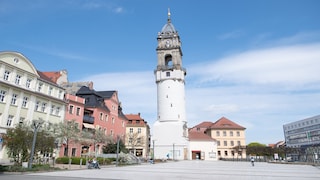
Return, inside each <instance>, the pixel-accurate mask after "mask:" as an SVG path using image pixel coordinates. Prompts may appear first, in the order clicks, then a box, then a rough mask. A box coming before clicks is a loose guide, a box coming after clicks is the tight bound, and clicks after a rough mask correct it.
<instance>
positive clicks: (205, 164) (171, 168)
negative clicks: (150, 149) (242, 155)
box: [28, 161, 320, 180]
mask: <svg viewBox="0 0 320 180" xmlns="http://www.w3.org/2000/svg"><path fill="white" fill-rule="evenodd" d="M28 176H33V177H34V179H44V178H43V177H44V176H46V177H48V179H53V178H51V177H56V178H57V179H58V178H59V177H60V178H59V179H64V178H63V177H68V178H66V179H73V178H74V179H79V178H81V179H91V178H92V179H113V180H137V179H143V180H146V179H152V180H178V179H181V180H182V179H183V180H185V179H187V180H188V179H206V180H208V179H218V180H227V179H228V180H229V179H237V180H250V179H252V180H256V179H258V180H263V179H272V180H278V179H279V180H280V179H281V180H283V179H289V180H313V179H314V180H316V179H317V180H319V179H320V169H319V167H314V166H310V165H292V164H273V163H263V162H256V163H255V166H254V167H252V166H251V164H250V163H249V162H225V161H216V162H209V161H179V162H167V163H158V164H142V165H135V166H124V167H114V166H112V167H111V166H109V167H102V168H101V169H81V170H67V171H58V172H46V173H35V174H28ZM41 177H42V178H41ZM56 178H54V179H56Z"/></svg>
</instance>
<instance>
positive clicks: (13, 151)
mask: <svg viewBox="0 0 320 180" xmlns="http://www.w3.org/2000/svg"><path fill="white" fill-rule="evenodd" d="M33 133H34V132H33V129H32V128H31V127H29V126H28V125H26V124H18V125H17V126H16V127H15V128H13V129H8V130H7V133H6V134H5V135H4V145H5V146H6V147H7V153H8V156H9V157H10V158H12V159H13V161H14V162H15V163H20V162H26V161H28V160H29V158H30V152H31V147H32V141H33ZM54 139H55V138H54V137H53V136H52V134H50V133H48V131H44V130H43V129H42V128H41V127H40V129H39V132H38V133H37V137H36V144H35V153H37V152H39V151H40V152H41V153H52V151H53V148H54V147H55V145H54Z"/></svg>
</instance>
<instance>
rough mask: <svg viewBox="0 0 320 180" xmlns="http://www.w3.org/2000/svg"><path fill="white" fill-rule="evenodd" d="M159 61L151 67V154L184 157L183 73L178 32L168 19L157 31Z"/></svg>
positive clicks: (185, 139) (185, 142)
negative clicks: (153, 84) (153, 87)
mask: <svg viewBox="0 0 320 180" xmlns="http://www.w3.org/2000/svg"><path fill="white" fill-rule="evenodd" d="M157 40H158V47H157V54H158V65H157V69H156V70H155V71H154V73H155V77H156V83H157V93H158V94H157V103H158V117H157V121H156V122H155V124H154V129H153V136H152V140H153V143H154V144H153V147H154V158H155V159H163V158H169V159H174V160H182V159H187V157H188V156H187V152H188V150H187V147H188V144H187V143H188V141H187V136H188V134H187V132H188V131H187V119H186V111H185V92H184V85H185V76H186V70H185V69H184V68H183V67H182V51H181V42H180V37H179V34H178V32H177V31H176V30H175V28H174V26H173V24H172V23H171V17H170V11H168V21H167V24H165V25H164V26H163V28H162V30H161V32H159V33H158V37H157Z"/></svg>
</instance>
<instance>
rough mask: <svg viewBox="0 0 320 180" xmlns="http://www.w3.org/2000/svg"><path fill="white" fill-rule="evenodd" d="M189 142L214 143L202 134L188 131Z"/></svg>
mask: <svg viewBox="0 0 320 180" xmlns="http://www.w3.org/2000/svg"><path fill="white" fill-rule="evenodd" d="M189 140H190V141H215V140H214V139H213V138H211V137H210V136H208V135H207V134H204V133H203V132H197V131H189Z"/></svg>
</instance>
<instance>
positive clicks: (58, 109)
mask: <svg viewBox="0 0 320 180" xmlns="http://www.w3.org/2000/svg"><path fill="white" fill-rule="evenodd" d="M56 115H57V116H59V115H60V107H57V108H56Z"/></svg>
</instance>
